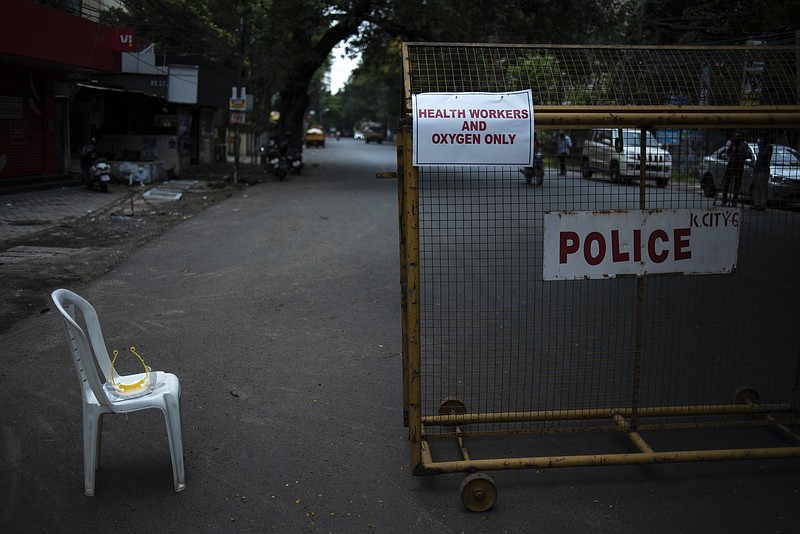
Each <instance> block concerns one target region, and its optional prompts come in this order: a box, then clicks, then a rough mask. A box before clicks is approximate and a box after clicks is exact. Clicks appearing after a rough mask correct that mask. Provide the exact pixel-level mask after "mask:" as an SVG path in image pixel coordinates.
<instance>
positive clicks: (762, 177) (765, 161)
mask: <svg viewBox="0 0 800 534" xmlns="http://www.w3.org/2000/svg"><path fill="white" fill-rule="evenodd" d="M770 160H772V141H771V140H770V139H769V137H767V136H766V135H765V136H764V137H762V138H761V139H759V140H758V158H757V159H756V163H755V165H754V167H753V198H752V199H750V200H751V201H752V203H753V209H757V210H763V209H766V207H767V182H768V181H769V168H770Z"/></svg>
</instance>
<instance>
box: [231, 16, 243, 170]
mask: <svg viewBox="0 0 800 534" xmlns="http://www.w3.org/2000/svg"><path fill="white" fill-rule="evenodd" d="M243 68H244V15H242V16H240V17H239V68H238V69H237V72H236V87H237V88H238V90H239V91H242V93H244V91H243V90H242V89H241V87H242V69H243ZM241 97H242V98H245V95H244V94H242V95H241ZM240 147H241V137H240V132H239V123H238V122H237V123H236V127H235V129H234V137H233V181H234V183H238V182H239V152H240Z"/></svg>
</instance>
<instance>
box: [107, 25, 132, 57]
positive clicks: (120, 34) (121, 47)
mask: <svg viewBox="0 0 800 534" xmlns="http://www.w3.org/2000/svg"><path fill="white" fill-rule="evenodd" d="M111 50H114V51H115V52H135V51H136V30H135V29H133V28H111Z"/></svg>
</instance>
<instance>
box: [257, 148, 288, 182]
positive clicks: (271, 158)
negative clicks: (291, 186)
mask: <svg viewBox="0 0 800 534" xmlns="http://www.w3.org/2000/svg"><path fill="white" fill-rule="evenodd" d="M261 148H262V153H263V154H264V157H263V158H262V161H263V162H264V170H265V171H266V172H269V173H270V174H272V175H273V176H277V177H278V180H281V181H283V179H284V178H285V177H286V173H287V172H288V169H289V164H288V161H287V159H286V158H285V157H283V156H281V152H280V150H279V149H278V144H277V143H276V142H275V140H274V139H270V140H269V142H268V143H267V146H266V147H261Z"/></svg>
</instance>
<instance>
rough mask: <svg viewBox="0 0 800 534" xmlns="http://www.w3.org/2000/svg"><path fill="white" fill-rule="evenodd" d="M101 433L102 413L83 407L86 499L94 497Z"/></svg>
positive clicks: (92, 408) (89, 406)
mask: <svg viewBox="0 0 800 534" xmlns="http://www.w3.org/2000/svg"><path fill="white" fill-rule="evenodd" d="M102 432H103V412H102V411H100V410H97V409H96V408H95V407H93V406H91V405H87V404H84V405H83V486H84V491H83V492H84V494H85V495H86V496H87V497H93V496H94V480H95V472H96V471H97V469H98V468H99V467H100V441H101V439H102Z"/></svg>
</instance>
